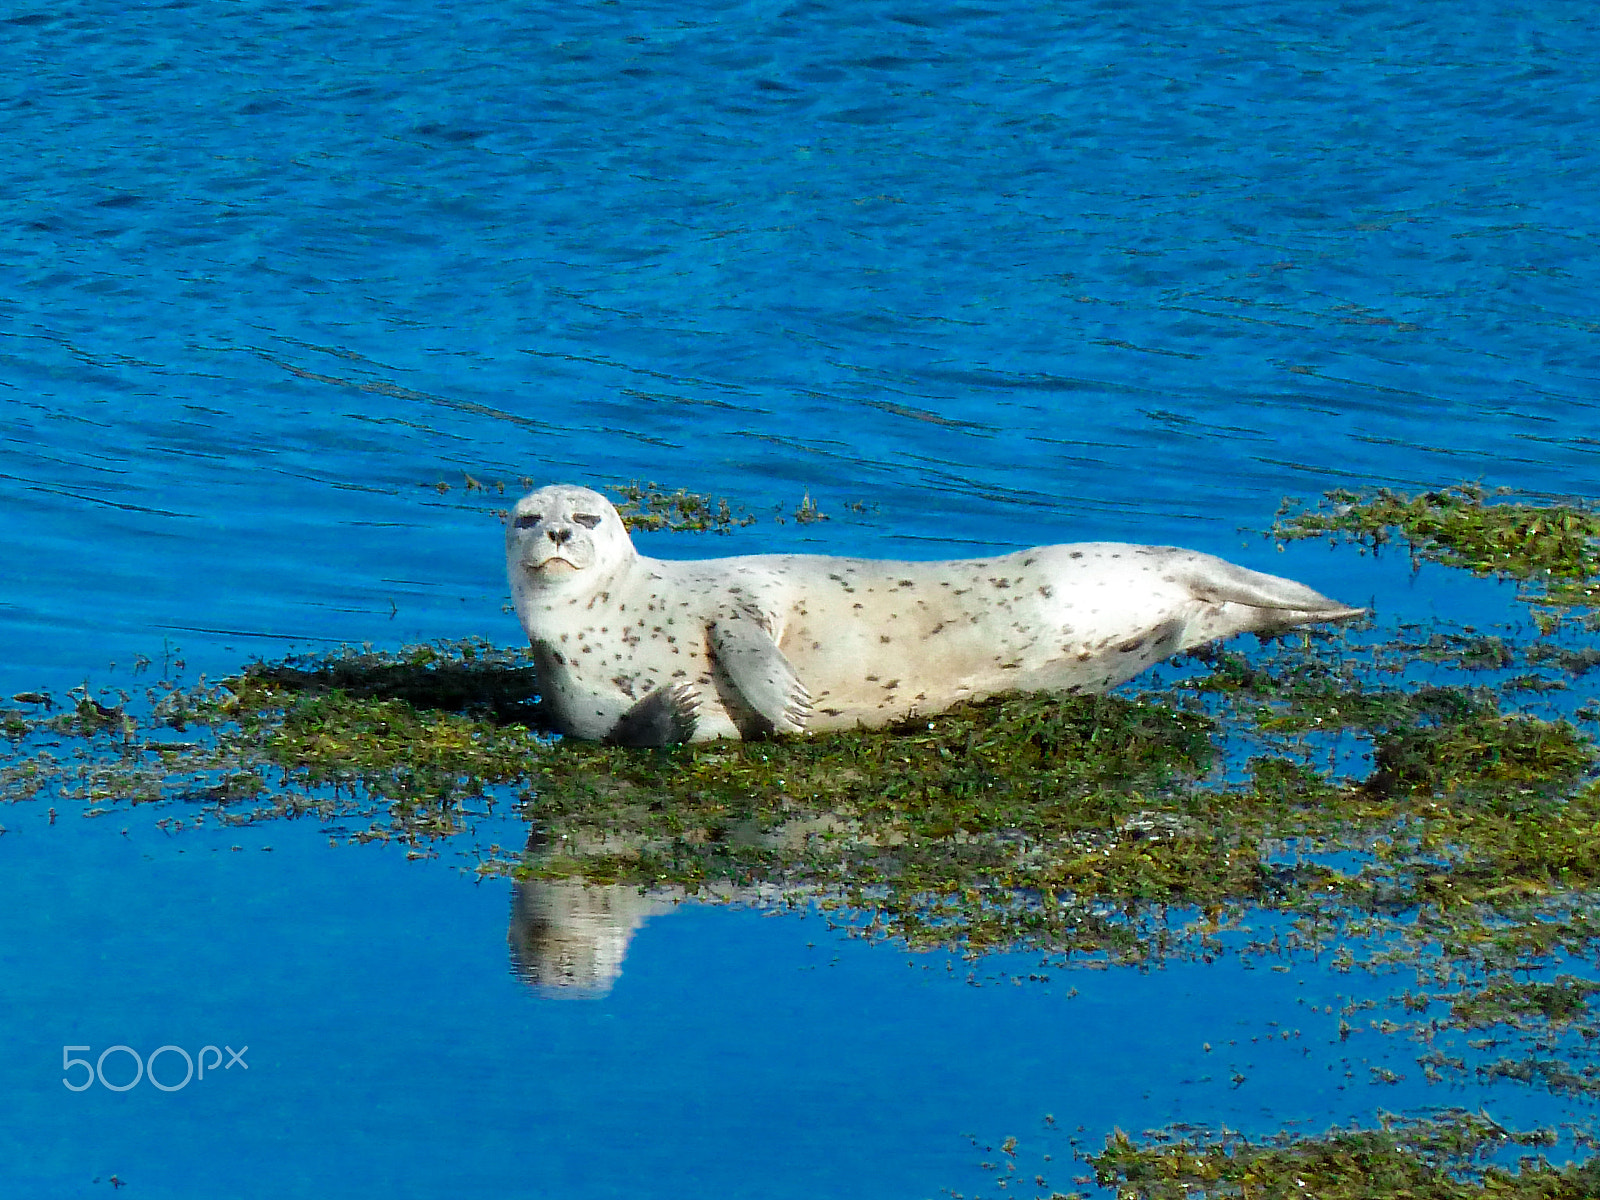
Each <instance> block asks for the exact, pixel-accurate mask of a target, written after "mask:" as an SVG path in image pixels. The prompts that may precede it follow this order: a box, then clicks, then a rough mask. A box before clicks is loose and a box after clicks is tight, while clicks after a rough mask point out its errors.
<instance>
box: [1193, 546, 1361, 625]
mask: <svg viewBox="0 0 1600 1200" xmlns="http://www.w3.org/2000/svg"><path fill="white" fill-rule="evenodd" d="M1186 566H1187V570H1185V571H1183V572H1182V574H1181V575H1180V578H1182V579H1183V581H1184V582H1185V583H1186V584H1187V585H1188V587H1189V589H1190V591H1192V592H1193V593H1194V595H1195V598H1196V599H1199V600H1207V601H1211V602H1212V603H1217V602H1222V603H1227V604H1242V605H1245V606H1247V607H1249V608H1258V609H1262V610H1263V612H1262V614H1261V616H1262V620H1263V622H1264V623H1267V624H1284V625H1294V624H1299V623H1300V622H1302V621H1344V620H1348V619H1349V618H1351V617H1359V616H1361V615H1362V614H1364V613H1365V612H1366V611H1367V610H1366V609H1364V608H1351V607H1349V606H1348V605H1345V604H1340V603H1339V602H1338V601H1337V600H1331V599H1329V598H1328V597H1327V596H1324V595H1323V594H1322V593H1321V592H1318V591H1315V590H1313V589H1312V588H1308V587H1307V586H1306V585H1305V584H1303V583H1296V582H1295V581H1294V580H1292V579H1284V578H1283V577H1281V576H1279V575H1268V574H1266V573H1264V572H1262V571H1252V570H1250V569H1249V568H1248V567H1240V566H1236V565H1234V564H1233V563H1231V562H1227V561H1225V560H1223V559H1220V558H1213V557H1212V556H1211V555H1209V554H1195V555H1193V556H1192V557H1191V558H1190V561H1189V562H1188V563H1187V564H1186Z"/></svg>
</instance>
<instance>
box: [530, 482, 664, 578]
mask: <svg viewBox="0 0 1600 1200" xmlns="http://www.w3.org/2000/svg"><path fill="white" fill-rule="evenodd" d="M633 554H634V550H633V542H632V540H631V539H629V537H628V531H627V530H626V529H624V528H623V526H622V518H621V517H619V516H618V515H617V510H616V508H615V507H613V506H612V504H611V501H609V500H607V499H606V498H605V497H604V496H602V495H601V494H600V493H599V492H592V491H590V490H589V489H588V488H585V487H575V486H573V485H572V484H565V483H557V484H552V485H551V486H549V487H543V488H540V489H539V490H538V491H536V492H529V493H528V494H527V495H526V496H524V497H523V498H522V499H521V500H518V501H517V504H516V507H515V508H513V509H512V510H511V512H510V514H509V515H508V516H507V517H506V569H507V570H508V571H509V572H510V574H511V577H512V583H513V586H515V585H516V584H517V583H519V582H520V583H523V584H524V585H526V586H530V587H533V588H546V587H551V586H556V585H559V584H563V583H567V582H572V583H580V582H583V581H585V580H589V579H594V578H595V577H596V576H597V575H600V574H603V573H604V572H606V571H608V570H609V569H610V568H612V567H616V566H620V565H621V564H622V563H625V562H627V561H628V559H630V558H632V557H633Z"/></svg>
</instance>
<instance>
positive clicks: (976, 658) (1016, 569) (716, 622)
mask: <svg viewBox="0 0 1600 1200" xmlns="http://www.w3.org/2000/svg"><path fill="white" fill-rule="evenodd" d="M506 570H507V574H508V576H509V578H510V582H511V596H512V600H513V602H514V604H515V606H516V612H517V618H518V620H519V621H520V622H521V623H522V628H523V630H524V631H525V632H526V633H527V635H528V641H529V642H530V643H531V644H532V646H533V653H534V662H535V665H536V667H537V670H538V674H539V684H540V691H541V695H542V703H543V705H544V706H545V709H546V711H547V713H548V714H549V717H550V722H551V724H552V726H553V727H554V728H555V729H557V730H559V731H560V732H561V733H563V734H567V735H570V736H574V737H580V738H589V739H595V740H607V741H611V742H616V743H619V744H623V745H635V746H661V745H669V744H672V743H676V742H686V741H708V740H711V739H713V738H720V737H730V738H754V737H761V736H765V735H769V734H773V733H786V734H792V733H801V732H808V733H809V732H820V731H824V730H830V729H845V728H850V727H853V726H856V725H866V726H873V725H883V724H886V723H889V722H893V721H898V720H902V719H905V718H907V717H910V716H913V715H915V714H928V713H936V712H940V711H942V710H944V709H946V708H949V707H950V706H951V705H953V704H956V703H958V702H960V701H962V700H978V699H982V698H983V697H985V696H991V695H994V694H996V693H999V692H1009V691H1053V692H1069V693H1071V692H1099V691H1104V690H1105V689H1106V688H1109V687H1112V686H1114V685H1116V684H1118V683H1121V682H1122V681H1123V680H1125V679H1130V678H1132V677H1133V676H1134V675H1136V674H1138V673H1139V672H1140V671H1142V670H1144V669H1145V668H1146V667H1148V666H1150V665H1151V664H1152V663H1156V662H1160V661H1161V660H1162V659H1165V658H1169V657H1171V656H1172V655H1174V654H1177V653H1178V652H1179V651H1181V650H1187V649H1189V648H1191V647H1193V646H1198V645H1201V644H1203V643H1205V642H1210V641H1213V640H1215V639H1217V638H1222V637H1227V636H1229V635H1230V634H1235V633H1243V632H1248V631H1254V632H1270V631H1273V630H1280V629H1284V628H1286V627H1288V626H1291V625H1299V624H1303V623H1306V622H1313V621H1338V620H1343V619H1345V618H1348V617H1354V616H1358V615H1360V614H1361V613H1362V612H1363V611H1364V610H1363V609H1359V608H1349V607H1346V606H1345V605H1343V604H1340V603H1338V602H1337V601H1335V600H1330V599H1329V598H1328V597H1326V596H1324V595H1321V594H1320V593H1318V592H1315V591H1313V590H1312V589H1311V588H1308V587H1306V586H1304V585H1303V584H1299V583H1295V582H1293V581H1292V580H1288V579H1281V578H1279V577H1277V576H1275V575H1264V574H1262V573H1260V572H1258V571H1251V570H1247V569H1245V568H1244V567H1239V566H1235V565H1233V564H1232V563H1229V562H1225V561H1223V560H1222V559H1220V558H1214V557H1212V556H1211V555H1209V554H1200V553H1197V552H1195V551H1192V550H1181V549H1178V548H1177V547H1175V546H1136V545H1125V544H1122V543H1117V542H1083V543H1079V544H1075V545H1064V546H1041V547H1038V548H1036V549H1033V550H1022V551H1018V552H1016V553H1012V554H1002V555H996V556H995V557H992V558H974V559H965V560H961V561H956V562H890V561H879V560H875V559H860V558H831V557H825V556H821V555H808V554H760V555H749V556H745V557H739V558H709V559H693V560H681V561H679V560H664V559H654V558H646V557H645V556H643V555H641V554H639V553H638V551H636V550H635V549H634V546H633V540H632V539H631V538H630V537H629V536H628V531H627V530H626V529H625V528H624V527H623V524H622V518H621V517H619V516H618V515H617V510H616V509H615V508H614V507H613V506H612V504H611V502H610V501H609V500H607V499H606V498H605V497H604V496H602V495H600V493H598V492H594V491H591V490H589V489H588V488H584V487H576V486H573V485H570V484H555V485H552V486H550V487H544V488H540V489H539V490H538V491H535V492H531V493H529V494H528V495H526V496H524V497H523V498H522V499H521V500H519V501H517V504H516V506H515V507H514V508H513V509H512V510H511V512H510V513H509V514H508V515H507V518H506Z"/></svg>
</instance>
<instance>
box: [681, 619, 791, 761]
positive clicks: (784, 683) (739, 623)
mask: <svg viewBox="0 0 1600 1200" xmlns="http://www.w3.org/2000/svg"><path fill="white" fill-rule="evenodd" d="M706 634H707V640H708V641H709V642H710V644H711V657H712V660H713V661H714V662H715V663H716V665H717V666H718V667H719V668H721V671H722V674H723V676H724V677H725V678H726V679H727V681H728V683H730V684H732V685H733V688H734V690H735V691H737V692H738V693H739V695H738V699H739V700H740V701H742V702H743V704H744V706H746V707H747V708H748V709H749V711H750V712H751V713H753V714H754V715H755V716H756V717H757V718H759V720H760V721H761V722H762V723H763V724H764V725H765V729H760V730H757V731H756V732H757V733H799V732H801V731H802V730H804V729H805V727H806V721H808V720H809V719H810V717H811V693H810V692H808V691H806V688H805V684H803V683H801V682H800V677H799V676H798V675H796V674H795V673H794V668H793V667H792V666H790V665H789V660H788V659H787V658H785V657H784V656H783V651H782V650H779V649H778V644H777V643H776V642H774V641H773V640H772V635H771V634H770V633H768V632H767V631H766V630H765V629H763V628H762V627H761V626H760V625H759V624H758V623H757V622H755V621H752V620H747V619H744V618H734V619H731V620H727V621H718V622H716V623H715V624H714V625H712V626H711V627H710V628H709V629H708V630H707V631H706ZM725 707H729V708H730V710H731V707H732V706H727V705H725ZM736 719H737V718H736ZM745 736H747V737H748V736H750V735H749V734H746V735H745Z"/></svg>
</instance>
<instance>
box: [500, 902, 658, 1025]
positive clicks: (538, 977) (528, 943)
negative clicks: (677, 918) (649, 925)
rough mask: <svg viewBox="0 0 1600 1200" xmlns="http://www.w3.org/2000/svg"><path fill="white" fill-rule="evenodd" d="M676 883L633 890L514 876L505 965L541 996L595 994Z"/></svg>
mask: <svg viewBox="0 0 1600 1200" xmlns="http://www.w3.org/2000/svg"><path fill="white" fill-rule="evenodd" d="M683 899H684V892H683V889H682V888H654V889H651V890H649V891H646V892H643V893H641V892H640V891H639V888H638V887H637V886H635V885H633V884H594V883H586V882H584V881H583V880H581V879H562V880H542V879H527V880H520V881H518V882H517V884H516V885H515V886H514V888H513V889H512V893H511V928H510V931H509V932H508V933H507V935H506V940H507V942H508V943H509V945H510V947H511V970H512V971H513V973H515V974H516V976H517V977H518V978H519V979H521V980H523V982H525V983H527V984H529V985H530V986H532V987H533V988H535V989H536V990H537V991H539V992H540V993H542V994H545V995H563V996H579V997H583V996H587V997H595V998H598V997H601V996H604V995H606V994H607V993H608V992H610V991H611V986H612V984H614V983H616V981H617V978H618V976H620V975H621V974H622V960H623V958H624V957H626V956H627V953H628V943H629V942H630V941H632V940H633V935H634V933H635V932H636V931H637V930H638V929H639V927H640V926H642V925H643V924H644V923H645V921H647V920H649V919H650V918H651V917H653V916H656V915H657V914H659V913H667V912H671V911H672V910H673V909H675V908H676V907H677V906H678V905H679V904H680V903H681V902H682V901H683Z"/></svg>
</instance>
